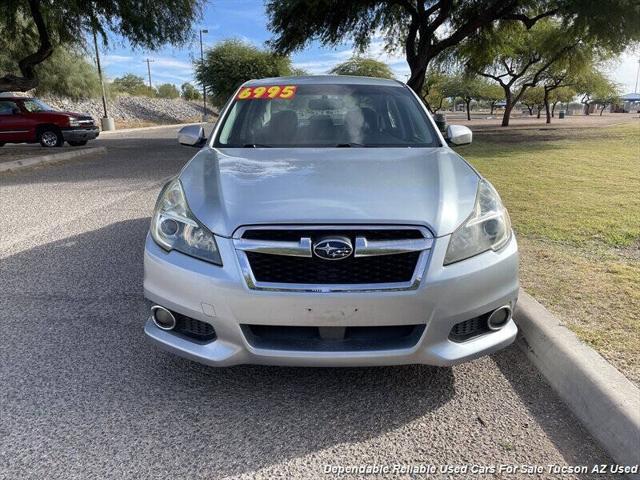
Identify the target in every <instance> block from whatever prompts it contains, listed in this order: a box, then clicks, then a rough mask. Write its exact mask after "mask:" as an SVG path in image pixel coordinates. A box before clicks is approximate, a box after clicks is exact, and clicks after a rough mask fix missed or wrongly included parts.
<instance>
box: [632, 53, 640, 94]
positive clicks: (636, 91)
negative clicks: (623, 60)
mask: <svg viewBox="0 0 640 480" xmlns="http://www.w3.org/2000/svg"><path fill="white" fill-rule="evenodd" d="M638 77H640V58H639V59H638V73H636V88H634V89H633V93H638Z"/></svg>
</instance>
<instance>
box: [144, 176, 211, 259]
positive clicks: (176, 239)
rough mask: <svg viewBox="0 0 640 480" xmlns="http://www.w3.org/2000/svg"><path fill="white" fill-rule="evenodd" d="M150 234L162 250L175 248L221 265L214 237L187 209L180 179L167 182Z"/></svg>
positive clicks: (160, 197) (159, 198)
mask: <svg viewBox="0 0 640 480" xmlns="http://www.w3.org/2000/svg"><path fill="white" fill-rule="evenodd" d="M151 236H152V237H153V239H154V240H155V241H156V243H157V244H158V245H160V246H161V247H162V248H164V249H165V250H177V251H179V252H182V253H185V254H187V255H190V256H192V257H196V258H199V259H200V260H205V261H207V262H211V263H215V264H216V265H220V266H222V259H221V258H220V252H219V251H218V245H217V244H216V239H215V238H214V236H213V233H211V232H210V231H209V230H208V229H207V228H206V227H205V226H204V225H202V224H201V223H200V222H198V220H197V219H196V217H195V216H194V215H193V213H191V210H189V206H188V205H187V200H186V198H185V196H184V192H183V191H182V185H181V184H180V180H178V179H177V178H176V179H175V180H172V181H170V182H169V183H167V184H166V185H165V186H164V188H163V189H162V192H160V196H159V197H158V202H157V203H156V210H155V212H154V214H153V219H152V220H151Z"/></svg>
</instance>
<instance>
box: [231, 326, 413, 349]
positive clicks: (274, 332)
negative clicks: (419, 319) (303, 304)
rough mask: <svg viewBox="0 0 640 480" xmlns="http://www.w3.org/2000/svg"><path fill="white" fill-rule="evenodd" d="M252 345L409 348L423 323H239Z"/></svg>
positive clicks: (267, 347) (315, 347)
mask: <svg viewBox="0 0 640 480" xmlns="http://www.w3.org/2000/svg"><path fill="white" fill-rule="evenodd" d="M241 328H242V331H243V333H244V335H245V337H246V339H247V341H248V342H249V344H251V345H252V346H253V347H256V348H264V349H269V350H290V351H293V350H295V351H314V352H353V351H363V350H392V349H402V348H411V347H413V346H415V345H416V343H418V340H420V337H421V335H422V332H424V328H425V325H392V326H382V327H321V328H320V327H296V326H280V325H242V326H241Z"/></svg>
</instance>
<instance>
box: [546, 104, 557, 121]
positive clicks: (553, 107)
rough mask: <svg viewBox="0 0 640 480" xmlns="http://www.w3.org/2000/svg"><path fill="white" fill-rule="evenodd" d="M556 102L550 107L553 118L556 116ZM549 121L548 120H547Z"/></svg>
mask: <svg viewBox="0 0 640 480" xmlns="http://www.w3.org/2000/svg"><path fill="white" fill-rule="evenodd" d="M557 104H558V102H553V106H552V107H551V116H552V117H554V118H555V116H556V105H557ZM547 123H549V122H547Z"/></svg>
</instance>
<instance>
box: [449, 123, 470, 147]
mask: <svg viewBox="0 0 640 480" xmlns="http://www.w3.org/2000/svg"><path fill="white" fill-rule="evenodd" d="M472 139H473V133H471V130H469V129H468V128H467V127H465V126H464V125H449V126H448V127H447V142H448V143H449V144H450V145H468V144H470V143H471V140H472Z"/></svg>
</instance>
